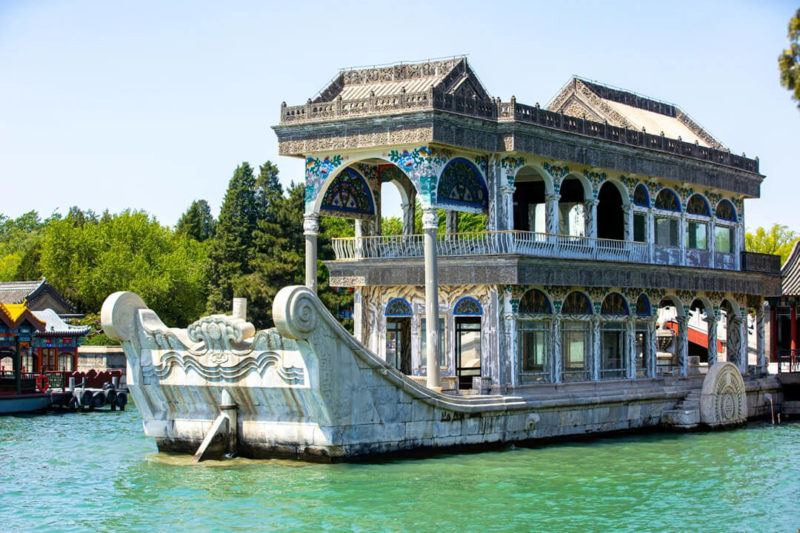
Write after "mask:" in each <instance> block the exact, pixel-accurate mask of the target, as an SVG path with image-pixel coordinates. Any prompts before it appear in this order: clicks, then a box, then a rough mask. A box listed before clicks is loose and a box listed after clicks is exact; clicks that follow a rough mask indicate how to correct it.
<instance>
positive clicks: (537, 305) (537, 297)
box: [519, 289, 553, 314]
mask: <svg viewBox="0 0 800 533" xmlns="http://www.w3.org/2000/svg"><path fill="white" fill-rule="evenodd" d="M519 312H520V313H534V314H550V313H552V312H553V310H552V307H550V300H548V299H547V296H546V295H545V293H543V292H542V291H540V290H537V289H531V290H529V291H527V292H526V293H525V294H523V295H522V299H521V300H520V301H519Z"/></svg>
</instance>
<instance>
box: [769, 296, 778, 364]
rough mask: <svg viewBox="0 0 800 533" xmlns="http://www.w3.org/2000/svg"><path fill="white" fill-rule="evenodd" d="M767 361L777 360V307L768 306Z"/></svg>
mask: <svg viewBox="0 0 800 533" xmlns="http://www.w3.org/2000/svg"><path fill="white" fill-rule="evenodd" d="M769 360H770V361H776V362H777V360H778V306H777V305H770V321H769Z"/></svg>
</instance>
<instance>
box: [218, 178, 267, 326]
mask: <svg viewBox="0 0 800 533" xmlns="http://www.w3.org/2000/svg"><path fill="white" fill-rule="evenodd" d="M257 220H258V213H257V202H256V179H255V176H254V175H253V169H252V168H251V167H250V164H249V163H247V162H244V163H242V164H241V165H239V166H238V167H236V170H235V171H234V173H233V177H231V180H230V182H229V183H228V190H227V191H226V192H225V199H224V200H223V202H222V208H221V209H220V213H219V220H218V221H217V232H216V236H215V237H214V239H213V240H212V241H211V247H210V249H209V251H208V268H207V272H208V289H209V294H208V301H207V303H206V311H207V312H208V313H221V312H226V311H228V310H229V309H230V306H231V301H232V299H233V296H234V294H233V293H234V290H233V288H234V284H235V282H236V280H237V279H238V278H239V277H241V276H242V275H244V274H249V273H250V272H252V268H251V266H250V260H251V258H252V253H253V247H252V244H253V232H254V231H255V229H256V226H257Z"/></svg>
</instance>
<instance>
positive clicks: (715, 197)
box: [704, 191, 722, 205]
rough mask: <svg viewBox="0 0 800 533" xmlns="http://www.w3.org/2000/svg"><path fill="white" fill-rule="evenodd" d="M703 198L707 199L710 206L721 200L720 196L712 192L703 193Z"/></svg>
mask: <svg viewBox="0 0 800 533" xmlns="http://www.w3.org/2000/svg"><path fill="white" fill-rule="evenodd" d="M704 194H705V197H706V198H708V201H709V202H710V203H711V205H717V204H718V203H719V201H720V200H722V195H721V194H719V193H716V192H712V191H705V193H704Z"/></svg>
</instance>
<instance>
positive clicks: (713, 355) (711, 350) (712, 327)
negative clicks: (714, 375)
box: [706, 309, 717, 368]
mask: <svg viewBox="0 0 800 533" xmlns="http://www.w3.org/2000/svg"><path fill="white" fill-rule="evenodd" d="M706 325H707V326H708V368H711V367H712V366H714V363H716V362H717V314H716V313H715V312H714V311H713V310H711V311H709V310H708V309H706Z"/></svg>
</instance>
